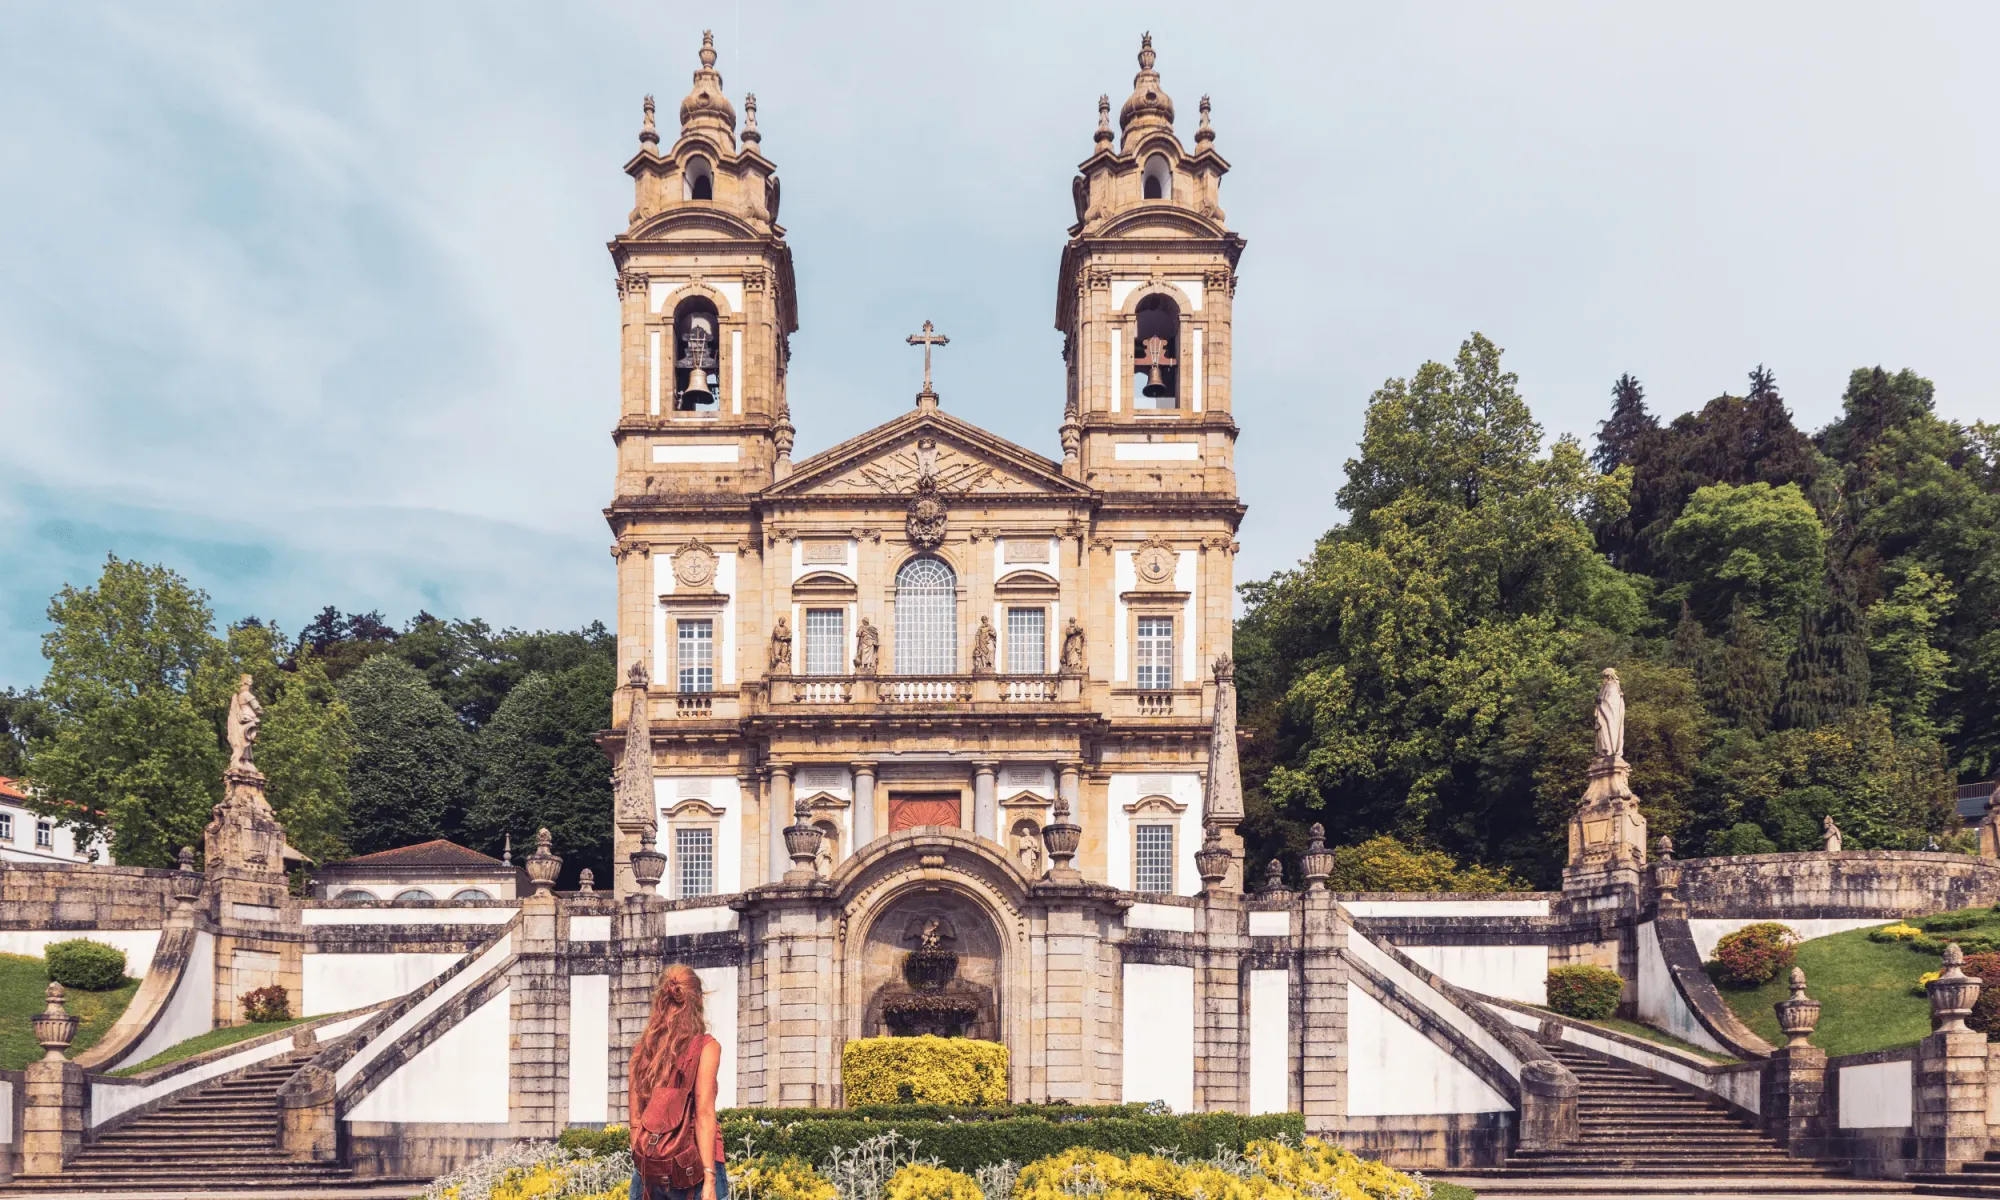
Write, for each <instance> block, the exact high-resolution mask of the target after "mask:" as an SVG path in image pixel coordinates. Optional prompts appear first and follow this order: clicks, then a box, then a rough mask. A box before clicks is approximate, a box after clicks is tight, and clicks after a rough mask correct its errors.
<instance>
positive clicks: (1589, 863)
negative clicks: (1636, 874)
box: [1569, 757, 1646, 871]
mask: <svg viewBox="0 0 2000 1200" xmlns="http://www.w3.org/2000/svg"><path fill="white" fill-rule="evenodd" d="M1630 774H1631V767H1630V766H1629V765H1627V763H1626V762H1625V760H1624V759H1622V758H1615V757H1600V758H1598V759H1596V760H1595V761H1593V762H1592V763H1591V764H1590V784H1589V786H1588V787H1586V788H1585V789H1584V793H1583V803H1582V804H1581V805H1579V806H1578V808H1577V810H1576V814H1575V815H1574V816H1572V817H1571V818H1570V821H1569V867H1570V869H1571V870H1579V871H1591V870H1607V869H1608V870H1633V871H1636V870H1638V869H1639V868H1640V867H1643V866H1645V865H1646V818H1645V817H1644V816H1643V815H1641V814H1640V812H1639V797H1637V796H1635V795H1633V794H1632V789H1631V787H1630V786H1629V784H1628V779H1629V776H1630Z"/></svg>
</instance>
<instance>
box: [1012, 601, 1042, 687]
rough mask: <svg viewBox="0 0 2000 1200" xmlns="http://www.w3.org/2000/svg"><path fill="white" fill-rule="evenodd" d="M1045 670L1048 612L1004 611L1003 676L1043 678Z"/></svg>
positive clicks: (1031, 609)
mask: <svg viewBox="0 0 2000 1200" xmlns="http://www.w3.org/2000/svg"><path fill="white" fill-rule="evenodd" d="M1048 669H1049V610H1048V609H1046V608H1010V609H1008V610H1007V673H1008V674H1009V675H1045V674H1047V673H1048Z"/></svg>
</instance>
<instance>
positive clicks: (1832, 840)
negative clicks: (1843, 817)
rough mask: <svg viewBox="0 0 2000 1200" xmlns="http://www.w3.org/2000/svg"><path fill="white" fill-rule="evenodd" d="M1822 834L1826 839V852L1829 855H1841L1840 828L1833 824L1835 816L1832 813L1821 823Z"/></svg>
mask: <svg viewBox="0 0 2000 1200" xmlns="http://www.w3.org/2000/svg"><path fill="white" fill-rule="evenodd" d="M1820 832H1821V834H1822V835H1823V836H1824V837H1825V838H1826V852H1827V853H1828V854H1838V853H1840V826H1838V825H1835V824H1834V823H1833V815H1832V814H1831V813H1829V814H1828V815H1827V816H1826V817H1825V818H1823V819H1822V820H1821V821H1820Z"/></svg>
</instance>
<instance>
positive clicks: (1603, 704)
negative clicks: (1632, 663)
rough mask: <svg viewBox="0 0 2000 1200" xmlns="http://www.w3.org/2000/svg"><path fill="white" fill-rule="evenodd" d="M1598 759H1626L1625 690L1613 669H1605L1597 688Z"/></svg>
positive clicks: (1614, 760)
mask: <svg viewBox="0 0 2000 1200" xmlns="http://www.w3.org/2000/svg"><path fill="white" fill-rule="evenodd" d="M1597 757H1599V758H1601V759H1607V760H1609V761H1612V762H1617V761H1618V760H1620V759H1622V758H1624V757H1625V689H1624V688H1623V687H1621V686H1620V685H1619V683H1618V672H1617V671H1616V670H1615V669H1613V668H1611V667H1606V668H1604V682H1603V683H1601V684H1599V685H1598V688H1597Z"/></svg>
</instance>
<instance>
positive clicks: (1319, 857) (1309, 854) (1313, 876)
mask: <svg viewBox="0 0 2000 1200" xmlns="http://www.w3.org/2000/svg"><path fill="white" fill-rule="evenodd" d="M1299 873H1300V874H1302V875H1304V876H1305V880H1306V890H1307V891H1309V892H1310V891H1314V890H1316V889H1318V888H1319V887H1321V886H1323V885H1324V884H1325V883H1326V878H1327V876H1329V875H1331V874H1333V852H1332V851H1331V850H1328V849H1327V848H1326V826H1324V825H1321V824H1320V823H1319V822H1317V821H1315V822H1313V827H1312V834H1311V836H1310V837H1308V838H1307V840H1306V852H1305V853H1304V854H1301V855H1299Z"/></svg>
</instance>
